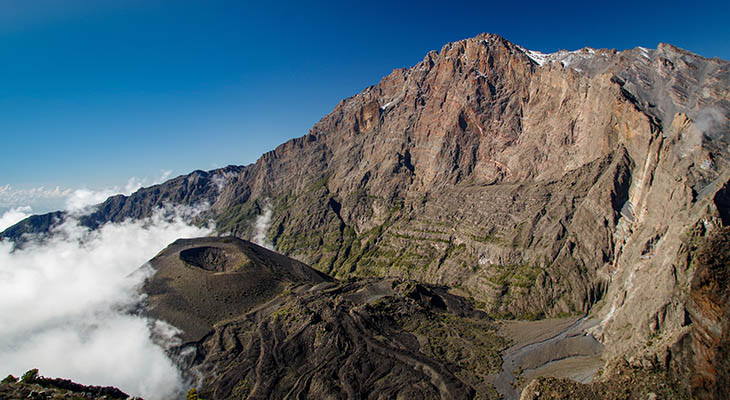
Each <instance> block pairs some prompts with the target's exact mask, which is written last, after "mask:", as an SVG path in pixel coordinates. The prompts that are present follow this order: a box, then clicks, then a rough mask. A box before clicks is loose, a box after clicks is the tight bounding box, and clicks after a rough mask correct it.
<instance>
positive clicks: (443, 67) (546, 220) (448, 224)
mask: <svg viewBox="0 0 730 400" xmlns="http://www.w3.org/2000/svg"><path fill="white" fill-rule="evenodd" d="M729 87H730V63H728V62H726V61H723V60H719V59H706V58H702V57H700V56H697V55H694V54H692V53H689V52H687V51H684V50H681V49H678V48H676V47H673V46H671V45H666V44H660V45H659V47H658V48H657V49H652V50H650V49H644V48H636V49H633V50H626V51H622V52H617V51H615V50H594V49H588V48H586V49H582V50H579V51H575V52H559V53H555V54H550V55H546V54H540V53H536V52H531V51H529V50H525V49H523V48H521V47H519V46H516V45H514V44H512V43H510V42H508V41H506V40H505V39H503V38H501V37H499V36H496V35H480V36H478V37H476V38H472V39H466V40H462V41H459V42H454V43H450V44H447V45H446V46H444V47H443V48H442V49H441V51H440V52H435V51H434V52H430V53H429V54H427V55H426V57H425V58H424V59H423V60H422V61H421V62H419V63H418V64H416V65H415V66H413V67H412V68H409V69H399V70H395V71H393V73H391V74H390V75H388V76H387V77H385V78H384V79H383V80H382V81H381V82H380V83H379V84H378V85H376V86H372V87H370V88H367V89H366V90H364V91H363V92H362V93H359V94H357V95H356V96H353V97H351V98H348V99H345V100H343V101H342V102H341V103H340V104H338V105H337V107H336V108H335V109H334V111H333V112H332V113H331V114H329V115H327V116H326V117H324V118H323V119H322V120H321V121H320V122H318V123H317V124H316V125H315V126H314V127H313V128H312V129H311V130H310V132H309V133H308V134H307V135H305V136H303V137H301V138H298V139H294V140H291V141H289V142H287V143H285V144H283V145H281V146H279V147H278V148H277V149H276V150H274V151H272V152H269V153H267V154H265V155H264V156H263V157H261V159H259V160H258V161H257V162H256V163H255V164H252V165H249V166H246V167H228V168H226V169H222V170H215V171H210V172H207V173H206V172H201V171H196V172H194V173H193V174H191V175H188V176H183V177H178V178H176V179H174V180H171V181H169V182H167V183H165V184H162V185H158V186H154V187H151V188H146V189H142V190H140V191H139V192H137V193H135V194H133V195H132V196H129V197H123V196H118V197H114V198H111V199H109V200H107V201H106V202H105V203H102V204H101V205H100V206H99V208H98V209H97V211H95V212H94V213H92V214H89V215H87V216H85V217H83V218H84V220H83V221H84V223H86V224H87V225H88V226H96V225H98V224H100V223H103V222H105V221H110V220H111V221H114V220H119V219H124V218H137V217H140V216H144V215H146V214H148V213H150V212H151V210H152V208H153V207H157V206H159V205H161V204H163V203H165V202H182V203H185V204H201V203H207V204H208V205H209V209H208V211H207V213H206V214H204V215H203V217H211V218H214V219H215V220H216V221H217V223H218V229H219V231H220V232H221V233H230V234H233V235H236V236H239V237H243V238H251V237H253V236H254V234H255V224H254V222H255V219H256V217H257V216H258V215H261V214H263V213H264V211H265V210H267V209H270V210H271V213H272V220H271V221H272V222H271V225H270V226H269V227H268V229H267V231H266V233H267V237H268V239H269V240H270V241H271V242H272V243H273V244H274V246H275V248H276V249H277V250H279V251H281V252H283V253H285V254H287V255H289V256H291V257H294V258H297V259H299V260H301V261H303V262H307V263H310V264H311V265H313V266H314V267H315V268H317V269H319V270H320V271H323V272H326V273H328V274H331V275H333V276H335V277H340V278H345V277H352V276H372V275H375V276H399V277H404V278H411V279H418V280H423V281H426V282H430V283H433V284H443V285H449V286H453V287H457V288H460V289H461V290H462V291H463V293H464V294H466V295H469V296H472V297H473V298H475V299H476V300H478V301H479V302H481V303H483V304H482V305H483V307H484V308H485V309H486V310H488V311H489V312H492V313H494V314H495V315H502V316H518V317H539V316H542V315H547V316H557V315H565V314H575V313H585V312H589V311H591V312H593V313H594V314H595V315H596V316H597V317H598V318H600V319H601V324H600V325H599V326H598V327H597V328H596V329H595V330H594V332H593V334H594V335H595V336H596V337H598V338H599V339H600V340H601V341H602V342H603V343H604V345H605V346H606V352H607V356H608V357H609V358H615V357H622V358H630V359H631V362H632V363H633V364H634V365H644V366H647V367H649V366H652V365H655V366H659V367H669V366H670V365H672V364H673V363H677V364H678V365H679V366H677V367H676V368H677V369H682V368H689V365H692V366H693V367H692V368H700V369H702V370H706V371H712V369H710V367H708V366H707V365H704V366H702V365H700V364H702V363H703V362H704V361H702V360H705V359H708V360H710V361H708V362H710V365H711V367H712V368H714V371H717V366H718V365H724V364H722V363H724V362H725V361H723V360H726V356H721V357H719V358H714V356H712V357H700V356H699V355H697V356H695V355H696V354H699V352H701V351H702V350H701V349H703V348H705V347H706V346H712V345H713V343H714V342H712V340H715V339H716V338H722V337H723V336H722V335H715V334H713V335H710V336H707V335H704V336H703V335H702V334H701V332H706V331H713V332H714V331H716V327H715V326H714V325H713V323H712V322H711V321H715V320H717V319H716V318H715V317H712V315H715V314H716V313H715V312H714V311H712V312H711V313H715V314H712V315H710V314H708V313H710V311H707V310H712V308H711V307H710V308H708V307H705V306H700V307H695V306H692V304H700V305H702V304H705V305H706V304H709V303H707V302H706V301H700V300H698V299H701V298H703V297H702V296H700V295H699V294H698V293H704V292H702V291H699V292H697V290H696V289H692V287H693V286H692V285H693V283H692V282H695V281H696V279H699V278H696V276H698V275H697V274H698V273H700V271H702V269H701V268H699V267H698V266H697V263H696V262H693V260H694V257H695V256H694V254H695V253H694V251H693V243H696V242H700V241H702V240H705V239H704V238H706V237H708V235H712V234H713V232H716V231H717V230H718V229H720V228H721V227H724V226H727V225H730V209H729V207H728V206H729V205H730V197H728V189H727V187H728V185H729V184H730V168H728V162H729V161H730V152H729V151H728V149H729V147H728V146H729V144H730V129H729V128H728V127H729V126H730V124H729V123H728V122H729V119H728V116H729V115H730V89H729ZM56 217H58V218H63V215H58V216H56ZM48 222H52V218H50V217H46V218H45V219H42V220H38V219H36V220H35V222H34V221H33V220H26V221H24V222H21V223H20V224H18V225H16V226H15V227H12V228H10V229H9V230H7V231H6V232H5V233H4V235H5V236H6V237H11V238H16V239H17V238H19V237H20V234H22V233H23V232H44V231H46V230H47V229H48ZM692 290H694V292H693V291H692ZM693 293H694V294H693ZM698 296H699V297H698ZM690 301H692V302H694V303H691V302H690ZM713 301H714V300H713ZM698 302H699V303H698ZM708 315H710V316H711V317H712V318H708ZM702 337H704V338H708V337H709V338H710V339H709V340H710V341H709V342H708V339H701V338H702ZM712 338H715V339H712ZM718 340H724V339H718ZM687 343H695V344H693V345H692V346H695V347H694V349H695V350H693V351H694V353H692V354H695V355H687V354H685V355H684V356H682V354H684V353H683V352H684V351H685V350H686V349H687V348H688V347H687V346H689V344H687ZM701 343H704V344H701ZM703 346H704V347H703ZM723 357H724V358H723ZM701 359H702V360H701ZM713 360H714V361H713ZM707 382H708V381H707V380H703V381H701V382H699V381H698V382H691V383H688V384H689V385H692V387H693V388H695V390H697V393H698V395H701V393H713V392H712V390H714V389H702V388H703V387H705V386H707V385H708V383H707ZM712 385H714V384H712ZM707 395H708V396H709V395H710V394H707Z"/></svg>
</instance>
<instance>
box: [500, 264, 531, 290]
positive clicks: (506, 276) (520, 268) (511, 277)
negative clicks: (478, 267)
mask: <svg viewBox="0 0 730 400" xmlns="http://www.w3.org/2000/svg"><path fill="white" fill-rule="evenodd" d="M491 268H493V271H491V272H492V273H493V274H492V275H491V276H490V277H488V278H487V279H488V280H489V281H490V282H492V283H493V284H495V285H499V286H516V287H521V288H531V287H532V286H534V285H535V280H536V279H537V276H538V275H539V274H540V272H541V271H542V269H540V268H539V267H537V266H534V265H532V264H529V263H524V264H496V265H492V266H491Z"/></svg>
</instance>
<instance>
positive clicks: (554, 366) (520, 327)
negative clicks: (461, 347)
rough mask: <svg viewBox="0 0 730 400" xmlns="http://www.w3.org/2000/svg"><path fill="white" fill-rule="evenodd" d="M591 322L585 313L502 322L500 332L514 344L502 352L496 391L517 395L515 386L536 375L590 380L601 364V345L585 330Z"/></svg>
mask: <svg viewBox="0 0 730 400" xmlns="http://www.w3.org/2000/svg"><path fill="white" fill-rule="evenodd" d="M595 324H596V320H591V319H588V318H587V317H584V318H572V319H558V320H543V321H534V322H533V321H530V322H528V321H515V322H506V323H505V324H504V325H503V327H502V329H501V333H502V334H503V335H504V336H506V337H509V338H511V339H512V340H513V342H515V344H514V345H513V346H512V347H510V348H508V349H507V350H505V351H504V352H503V353H502V360H503V363H502V372H500V373H499V375H497V376H495V377H494V380H493V383H494V386H495V387H496V389H497V392H499V393H500V394H501V395H502V398H504V399H505V400H513V399H518V398H519V395H520V393H519V390H518V389H520V388H521V387H522V386H523V385H524V384H526V383H528V382H529V380H531V379H532V378H534V377H536V376H556V377H566V378H571V379H574V380H577V381H579V382H590V381H591V380H592V379H593V376H595V373H596V371H597V370H598V368H600V367H601V366H602V365H603V361H602V360H601V358H600V355H601V353H602V351H603V346H601V344H600V343H598V341H596V339H595V338H594V337H593V336H591V335H590V334H587V333H586V330H587V329H589V328H590V327H592V326H594V325H595ZM516 373H517V374H516ZM516 375H517V376H516Z"/></svg>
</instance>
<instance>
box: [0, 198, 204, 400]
mask: <svg viewBox="0 0 730 400" xmlns="http://www.w3.org/2000/svg"><path fill="white" fill-rule="evenodd" d="M199 212H200V209H199V208H198V209H190V208H184V207H175V208H172V207H168V208H166V209H162V210H159V211H158V212H157V213H155V215H154V216H153V217H151V218H148V219H144V220H137V221H127V222H124V223H119V224H106V225H104V226H102V227H101V228H99V229H98V230H96V231H89V230H87V229H85V228H83V227H80V226H79V225H78V221H76V220H75V219H69V220H68V221H66V222H64V223H63V224H62V225H61V226H59V227H58V228H57V229H56V231H55V233H56V234H55V235H52V236H51V237H49V238H47V239H46V240H45V241H44V242H43V243H28V244H26V246H25V247H23V248H22V249H16V250H15V251H11V250H12V243H9V242H5V241H0V315H2V316H3V322H2V324H0V360H2V363H0V375H2V376H5V375H7V374H15V375H19V374H22V373H23V372H25V371H26V370H28V369H31V368H39V369H40V372H41V374H42V375H46V376H58V377H64V378H69V379H72V380H75V381H78V382H80V383H85V384H92V385H112V386H117V387H119V388H120V389H122V390H124V391H125V392H127V393H128V394H130V395H135V396H142V397H144V398H146V399H148V400H154V399H167V398H174V397H180V393H181V390H184V389H185V387H184V386H185V384H184V383H183V382H182V379H181V377H180V374H179V371H178V370H177V369H176V367H175V366H174V365H173V363H172V361H170V359H169V358H168V357H167V356H166V355H165V352H164V350H163V349H162V348H161V347H159V346H157V345H155V344H154V343H153V342H152V340H151V335H152V328H153V327H155V326H157V328H156V329H155V335H156V336H159V335H161V334H162V336H164V334H165V332H167V333H168V334H169V333H170V332H172V333H174V330H170V329H166V330H165V329H162V330H161V331H162V333H160V328H159V326H160V324H153V323H151V322H149V321H147V320H146V319H143V318H141V317H138V316H133V315H130V314H129V313H128V312H127V310H129V309H130V308H131V307H133V306H134V305H135V304H137V302H138V301H139V300H140V299H141V298H140V295H139V294H138V291H137V289H138V287H139V285H140V284H141V283H142V282H143V281H144V279H145V278H146V277H147V276H149V274H151V272H152V271H151V269H150V268H140V266H142V265H143V264H144V263H145V262H146V261H147V260H149V259H150V258H152V257H153V256H154V255H155V254H157V253H158V252H159V251H160V250H161V249H163V248H164V247H165V246H166V245H168V244H169V243H171V242H172V241H174V240H175V239H178V238H180V237H198V236H205V235H208V234H210V233H211V232H212V229H210V228H199V227H194V226H191V225H189V224H188V223H187V222H186V218H187V217H190V216H192V215H196V214H197V213H199ZM162 326H164V325H162Z"/></svg>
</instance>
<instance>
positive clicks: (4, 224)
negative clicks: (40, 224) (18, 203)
mask: <svg viewBox="0 0 730 400" xmlns="http://www.w3.org/2000/svg"><path fill="white" fill-rule="evenodd" d="M32 213H33V209H32V208H30V207H28V206H25V207H16V208H11V209H10V210H8V211H6V212H5V213H4V214H3V215H2V216H0V232H2V231H4V230H5V229H7V228H9V227H11V226H13V225H15V224H16V223H18V222H20V221H22V220H24V219H26V218H28V217H30V216H31V215H32Z"/></svg>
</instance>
